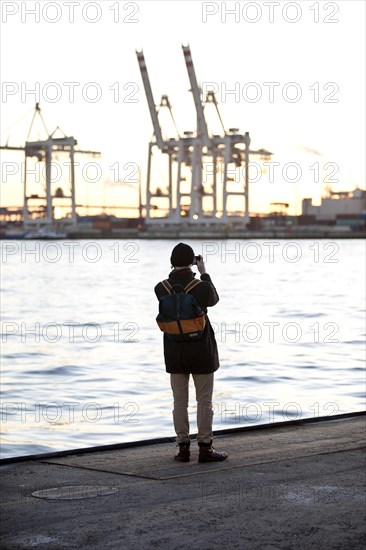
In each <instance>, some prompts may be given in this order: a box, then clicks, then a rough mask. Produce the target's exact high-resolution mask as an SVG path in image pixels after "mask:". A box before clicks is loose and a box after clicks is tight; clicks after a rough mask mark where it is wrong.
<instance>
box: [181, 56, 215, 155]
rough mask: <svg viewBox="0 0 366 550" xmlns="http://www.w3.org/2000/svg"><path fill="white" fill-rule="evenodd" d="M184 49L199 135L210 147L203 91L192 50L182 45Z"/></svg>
mask: <svg viewBox="0 0 366 550" xmlns="http://www.w3.org/2000/svg"><path fill="white" fill-rule="evenodd" d="M182 49H183V54H184V59H185V62H186V67H187V71H188V76H189V82H190V84H191V92H192V94H193V99H194V104H195V107H196V112H197V133H198V135H199V137H201V138H202V139H203V142H204V145H209V143H210V138H209V135H208V129H207V123H206V119H205V115H204V111H203V105H202V101H201V90H200V88H199V86H198V82H197V77H196V72H195V70H194V66H193V60H192V54H191V48H190V47H189V46H183V45H182Z"/></svg>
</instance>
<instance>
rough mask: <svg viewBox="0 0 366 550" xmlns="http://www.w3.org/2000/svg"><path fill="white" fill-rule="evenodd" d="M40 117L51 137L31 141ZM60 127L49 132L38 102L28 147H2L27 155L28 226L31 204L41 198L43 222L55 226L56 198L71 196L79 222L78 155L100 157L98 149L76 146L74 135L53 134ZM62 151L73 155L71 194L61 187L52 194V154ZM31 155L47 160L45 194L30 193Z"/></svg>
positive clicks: (73, 215)
mask: <svg viewBox="0 0 366 550" xmlns="http://www.w3.org/2000/svg"><path fill="white" fill-rule="evenodd" d="M37 116H38V117H39V118H40V119H41V121H42V124H43V127H44V129H45V131H46V135H47V136H48V138H47V139H46V140H43V141H29V137H30V135H31V131H32V127H33V124H34V121H35V119H36V117H37ZM58 130H59V128H56V130H55V131H54V132H53V133H52V134H49V133H48V130H47V127H46V124H45V122H44V119H43V116H42V112H41V108H40V106H39V103H36V106H35V110H34V114H33V118H32V121H31V125H30V128H29V131H28V135H27V139H26V143H25V146H24V147H13V146H9V145H8V144H6V145H1V146H0V149H7V150H12V151H24V154H25V158H24V171H23V220H24V224H25V225H27V223H29V222H30V221H31V220H32V217H31V213H32V211H31V208H30V207H29V204H28V203H29V201H31V200H33V199H37V201H40V200H41V201H45V203H46V205H45V214H46V215H45V217H44V218H42V223H44V224H47V225H53V223H54V213H53V210H54V208H53V199H54V198H62V199H70V202H71V223H72V224H73V225H75V224H76V222H77V216H76V199H75V154H82V155H92V156H93V157H99V156H100V152H99V151H82V150H80V149H76V148H75V146H76V145H77V141H76V139H74V138H73V137H70V136H66V135H64V136H63V137H60V138H57V137H54V135H55V133H56V132H57V131H58ZM61 151H62V152H66V153H68V154H69V157H70V195H64V193H63V192H62V189H61V192H60V191H59V190H57V191H56V193H55V194H54V195H53V194H52V185H51V184H52V157H53V154H55V153H57V152H61ZM31 157H36V158H37V159H38V161H39V162H44V163H45V170H44V173H45V181H46V194H45V196H39V195H28V186H27V176H28V166H27V161H28V158H31Z"/></svg>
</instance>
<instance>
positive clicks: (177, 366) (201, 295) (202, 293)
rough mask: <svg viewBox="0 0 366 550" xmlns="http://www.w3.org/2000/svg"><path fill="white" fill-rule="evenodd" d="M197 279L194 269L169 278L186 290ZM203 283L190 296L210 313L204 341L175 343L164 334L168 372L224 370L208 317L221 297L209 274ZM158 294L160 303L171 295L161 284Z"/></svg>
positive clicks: (194, 372) (171, 282)
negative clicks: (210, 308) (211, 307)
mask: <svg viewBox="0 0 366 550" xmlns="http://www.w3.org/2000/svg"><path fill="white" fill-rule="evenodd" d="M194 278H195V274H194V273H193V271H192V270H191V269H190V268H187V269H182V270H179V271H175V270H173V271H172V272H171V273H170V275H169V282H170V284H171V285H174V284H181V285H183V286H186V285H187V284H188V283H189V282H190V281H192V280H193V279H194ZM201 281H202V282H201V283H200V284H199V285H197V286H195V287H194V288H193V289H192V290H191V291H190V294H192V296H194V298H195V299H196V302H197V304H198V305H199V306H200V307H201V308H202V309H203V311H204V312H205V313H206V326H205V329H204V332H203V335H202V338H201V339H200V340H193V341H190V342H174V341H172V340H169V339H168V337H167V335H166V334H164V359H165V366H166V371H167V372H169V373H193V374H208V373H210V372H214V371H216V370H217V369H218V368H219V366H220V363H219V356H218V351H217V344H216V339H215V333H214V331H213V328H212V326H211V323H210V320H209V318H208V316H207V307H209V306H214V305H215V304H217V302H218V301H219V296H218V294H217V292H216V289H215V287H214V285H213V284H212V281H211V277H210V276H209V275H208V273H204V274H203V275H201ZM154 290H155V294H156V296H157V298H158V299H159V298H160V297H161V296H164V295H165V294H167V291H166V290H165V288H164V287H163V285H162V284H161V282H160V283H158V284H157V285H156V287H155V289H154Z"/></svg>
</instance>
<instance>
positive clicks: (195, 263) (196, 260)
mask: <svg viewBox="0 0 366 550" xmlns="http://www.w3.org/2000/svg"><path fill="white" fill-rule="evenodd" d="M199 260H202V256H201V255H200V254H199V255H198V256H195V257H194V261H193V265H197V262H198V261H199Z"/></svg>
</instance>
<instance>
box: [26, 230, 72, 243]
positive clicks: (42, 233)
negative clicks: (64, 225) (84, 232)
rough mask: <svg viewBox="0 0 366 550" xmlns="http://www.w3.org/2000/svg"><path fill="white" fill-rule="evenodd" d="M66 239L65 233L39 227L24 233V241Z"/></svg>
mask: <svg viewBox="0 0 366 550" xmlns="http://www.w3.org/2000/svg"><path fill="white" fill-rule="evenodd" d="M66 237H67V235H66V233H64V232H62V231H58V230H57V229H54V228H52V227H40V228H39V229H35V230H33V231H28V232H27V233H25V235H24V238H25V239H49V240H51V239H65V238H66Z"/></svg>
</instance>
